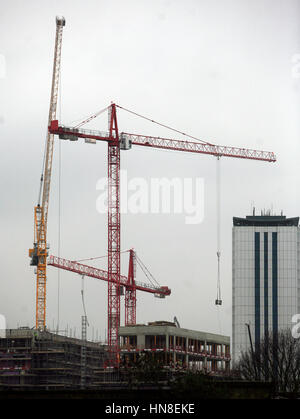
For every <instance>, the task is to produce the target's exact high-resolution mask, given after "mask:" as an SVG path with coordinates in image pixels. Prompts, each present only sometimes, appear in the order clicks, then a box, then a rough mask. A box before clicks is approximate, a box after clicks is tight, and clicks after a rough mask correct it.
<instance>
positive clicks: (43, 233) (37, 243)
mask: <svg viewBox="0 0 300 419" xmlns="http://www.w3.org/2000/svg"><path fill="white" fill-rule="evenodd" d="M65 24H66V21H65V19H64V17H56V36H55V48H54V62H53V74H52V87H51V97H50V109H49V118H48V125H49V124H50V123H51V121H53V119H55V118H56V108H57V101H58V87H59V76H60V63H61V46H62V34H63V27H64V26H65ZM53 146H54V135H53V134H52V133H51V132H50V131H49V130H47V139H46V147H45V155H44V165H43V173H42V176H41V183H40V192H39V198H38V204H37V205H36V206H35V208H34V243H33V248H32V249H29V257H30V258H31V263H30V264H31V265H33V266H36V329H41V330H42V329H44V328H45V325H46V279H47V278H46V266H47V256H48V246H47V219H48V207H49V194H50V183H51V171H52V159H53ZM41 196H42V202H41Z"/></svg>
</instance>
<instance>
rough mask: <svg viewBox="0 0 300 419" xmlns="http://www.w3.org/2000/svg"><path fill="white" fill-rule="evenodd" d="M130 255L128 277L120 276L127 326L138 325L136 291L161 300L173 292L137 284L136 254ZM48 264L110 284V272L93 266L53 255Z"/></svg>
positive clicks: (167, 289) (164, 287) (161, 287)
mask: <svg viewBox="0 0 300 419" xmlns="http://www.w3.org/2000/svg"><path fill="white" fill-rule="evenodd" d="M129 253H130V255H129V268H128V277H126V276H124V275H120V295H121V294H123V290H124V296H125V326H127V325H131V324H136V291H143V292H148V293H150V294H154V296H155V297H159V298H165V297H166V296H168V295H170V294H171V290H170V289H169V288H168V287H167V286H155V285H153V284H151V285H150V284H146V283H142V282H137V281H136V280H135V272H136V270H135V252H134V250H133V249H130V250H129ZM47 264H48V265H50V266H54V267H55V268H59V269H63V270H65V271H70V272H75V273H77V274H79V275H82V276H83V275H84V276H88V277H91V278H96V279H100V280H102V281H106V282H108V272H107V271H105V270H103V269H99V268H95V267H93V266H88V265H84V264H82V263H78V262H76V261H71V260H67V259H63V258H60V257H57V256H53V255H51V256H49V259H48V263H47Z"/></svg>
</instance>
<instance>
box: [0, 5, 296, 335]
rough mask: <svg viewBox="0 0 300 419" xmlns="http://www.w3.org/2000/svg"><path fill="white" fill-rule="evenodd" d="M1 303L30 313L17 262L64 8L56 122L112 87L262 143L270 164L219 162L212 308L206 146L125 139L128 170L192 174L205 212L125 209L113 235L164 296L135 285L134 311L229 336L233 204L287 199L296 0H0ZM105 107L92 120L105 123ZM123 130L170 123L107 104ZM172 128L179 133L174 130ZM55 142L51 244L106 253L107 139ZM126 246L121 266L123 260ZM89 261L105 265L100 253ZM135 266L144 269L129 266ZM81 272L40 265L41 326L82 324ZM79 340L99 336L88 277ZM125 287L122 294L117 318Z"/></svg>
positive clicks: (218, 138) (211, 210) (98, 102)
mask: <svg viewBox="0 0 300 419" xmlns="http://www.w3.org/2000/svg"><path fill="white" fill-rule="evenodd" d="M0 3H1V13H0V65H1V68H0V76H1V78H0V139H1V142H0V147H1V165H0V182H1V200H0V211H1V212H0V214H1V217H0V226H1V230H0V231H1V243H0V246H1V253H0V254H1V275H0V281H1V288H0V313H2V314H3V315H5V316H6V319H7V326H8V327H10V328H13V327H17V326H26V325H27V326H30V327H32V326H34V324H35V275H34V272H33V268H32V267H31V266H29V262H30V261H29V258H28V249H29V248H30V247H31V246H32V242H33V209H34V205H35V204H36V202H37V196H38V189H39V178H40V173H41V167H42V159H43V152H44V142H45V135H46V129H47V119H48V110H49V98H50V85H51V76H52V65H53V49H54V37H55V16H56V15H63V16H64V17H65V19H66V27H65V29H64V35H63V48H62V70H61V95H60V96H61V101H60V104H59V111H58V115H59V117H60V119H61V120H62V122H63V123H65V124H67V123H72V122H73V121H75V120H80V119H83V118H84V117H85V116H88V115H90V114H92V113H94V112H96V111H98V110H99V109H102V108H104V107H105V106H107V105H108V104H110V103H111V101H114V102H115V103H117V104H120V105H121V106H123V107H127V108H129V109H132V110H134V111H136V112H138V113H141V114H143V115H146V116H149V117H151V118H152V119H155V120H157V121H160V122H162V123H164V124H167V125H170V126H172V127H175V128H177V129H178V130H181V131H184V132H187V133H189V134H191V135H194V136H196V137H199V138H202V139H205V140H207V141H209V142H213V143H216V144H222V145H234V146H240V147H247V148H257V149H262V150H270V151H274V152H275V154H276V155H277V158H278V161H277V162H276V163H275V164H273V163H272V164H270V163H261V162H251V161H243V160H235V159H222V161H221V166H222V167H221V183H222V203H221V245H222V259H221V288H222V299H223V305H222V306H221V307H216V306H215V305H214V300H215V298H216V279H217V258H216V246H217V241H216V237H217V230H216V224H217V217H216V199H215V198H216V160H215V158H213V157H209V156H203V155H192V154H184V153H176V152H160V151H157V150H149V149H147V148H142V149H138V148H137V147H136V148H133V149H132V150H131V151H128V152H123V153H122V156H121V166H122V169H124V170H127V174H128V178H129V179H132V178H136V177H143V178H144V179H146V180H147V181H150V179H151V178H153V177H158V178H161V177H167V178H169V179H173V178H175V177H179V178H181V179H184V178H189V177H190V178H196V177H200V178H202V179H204V220H203V222H202V223H200V224H196V225H188V224H186V223H185V219H184V215H182V214H170V215H165V214H138V215H135V216H134V215H132V214H125V215H123V216H122V231H121V233H122V238H121V247H122V249H124V250H125V249H129V248H131V247H134V248H135V249H136V251H137V252H138V254H139V256H140V258H141V259H142V260H143V262H144V263H145V265H146V266H147V267H148V268H149V270H150V271H151V272H152V274H153V275H154V277H155V278H156V279H157V280H158V281H159V282H160V284H161V285H168V286H169V287H170V288H171V289H172V294H171V296H170V297H168V298H166V299H165V300H160V299H155V298H153V296H152V295H150V294H149V295H148V294H142V293H138V302H137V321H138V323H145V322H148V321H154V320H169V321H172V320H173V317H174V316H176V317H177V318H178V320H179V322H180V324H181V326H182V327H185V328H190V329H195V330H203V331H208V332H213V333H223V334H226V335H231V269H232V254H231V252H232V246H231V239H232V236H231V231H232V217H233V216H241V217H244V216H245V215H247V214H249V213H250V211H251V208H252V206H253V205H254V206H255V207H256V209H257V211H258V212H260V210H261V209H271V208H272V209H273V211H274V212H275V213H279V212H280V211H281V210H282V211H283V212H284V214H285V215H286V216H288V217H290V216H298V215H300V208H299V190H300V182H299V151H300V150H299V93H300V72H299V71H298V70H299V69H298V67H297V65H298V64H299V61H297V60H299V54H300V24H299V17H300V13H299V12H300V10H299V9H300V1H299V0H285V1H283V0H186V1H177V0H153V1H146V0H127V1H122V0H115V1H108V0H97V1H96V0H95V1H93V0H85V1H83V0H72V1H67V0H60V1H55V0H51V1H49V0H44V1H37V0H27V1H21V0H19V1H17V0H11V1H9V2H7V1H5V2H4V1H2V0H1V2H0ZM106 123H107V121H106V120H105V118H101V117H100V118H99V120H98V119H96V120H95V121H94V122H93V124H91V125H90V126H91V128H95V129H106ZM119 126H120V129H121V131H125V132H133V133H142V134H149V135H160V136H166V137H171V138H172V136H173V135H172V133H171V132H169V131H167V130H165V129H163V128H161V127H157V126H155V125H153V124H151V123H149V122H147V121H145V120H141V119H137V118H135V117H133V116H131V115H129V114H126V113H124V112H122V111H120V112H119ZM175 137H176V138H179V136H178V135H176V136H175ZM106 148H107V147H106V145H105V144H97V145H96V146H92V145H88V144H84V143H81V142H77V143H71V142H65V143H62V144H61V161H62V173H61V218H60V220H61V252H60V253H61V256H63V257H65V258H68V259H72V260H74V259H76V260H77V259H82V258H88V257H94V256H100V255H105V254H106V253H107V217H106V215H105V214H99V213H98V212H97V211H96V200H97V198H98V195H99V191H97V189H96V184H97V181H98V179H101V178H102V177H104V176H106V171H107V160H106V155H107V150H106ZM58 185H59V181H58V146H57V142H56V146H55V150H54V161H53V177H52V186H51V197H50V209H49V221H48V241H49V243H50V246H51V248H50V253H52V254H57V252H58V221H59V216H58ZM127 258H128V256H127V254H125V255H122V273H124V274H126V273H127V263H128V260H127ZM95 266H99V267H103V268H106V261H105V259H100V260H99V261H98V262H97V263H96V264H95ZM137 279H138V280H140V281H142V282H144V281H145V278H144V277H143V275H142V272H141V271H138V277H137ZM80 290H81V279H80V277H79V276H78V275H74V274H71V273H68V272H61V275H60V287H59V293H58V273H57V271H56V270H55V268H49V269H48V282H47V324H48V326H49V327H50V328H53V326H56V324H57V318H58V294H59V326H60V329H65V328H66V327H68V328H69V329H70V328H72V333H74V332H75V329H76V332H75V333H76V335H77V336H79V335H80V325H81V315H82V304H81V294H80ZM85 300H86V307H87V314H88V318H89V323H90V328H89V338H92V337H93V336H94V338H96V337H98V338H101V340H104V338H105V334H106V329H107V284H106V283H104V282H99V281H96V280H93V279H89V278H86V279H85ZM123 309H124V301H122V322H123Z"/></svg>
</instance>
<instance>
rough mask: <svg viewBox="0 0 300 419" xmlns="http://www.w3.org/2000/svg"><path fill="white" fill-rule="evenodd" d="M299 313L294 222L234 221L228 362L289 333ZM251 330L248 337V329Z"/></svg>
mask: <svg viewBox="0 0 300 419" xmlns="http://www.w3.org/2000/svg"><path fill="white" fill-rule="evenodd" d="M298 313H300V228H299V217H294V218H286V216H284V215H280V216H278V215H271V212H267V213H262V214H261V215H259V216H257V215H254V214H253V215H252V216H246V218H238V217H233V232H232V357H233V363H236V362H238V359H239V357H240V355H241V352H242V351H245V350H247V349H248V348H250V336H251V339H252V342H253V347H254V348H255V349H258V345H259V343H260V341H261V340H262V339H264V338H265V337H267V336H269V335H270V333H272V335H273V337H274V336H275V337H276V336H277V334H278V331H279V330H283V329H287V328H290V329H291V328H292V326H293V324H292V317H293V316H294V315H295V314H298ZM247 325H249V326H250V336H249V333H248V330H247Z"/></svg>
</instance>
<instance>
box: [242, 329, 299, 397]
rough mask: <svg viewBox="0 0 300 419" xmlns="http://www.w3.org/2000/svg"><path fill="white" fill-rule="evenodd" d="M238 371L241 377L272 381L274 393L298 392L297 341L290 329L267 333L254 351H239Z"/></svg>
mask: <svg viewBox="0 0 300 419" xmlns="http://www.w3.org/2000/svg"><path fill="white" fill-rule="evenodd" d="M237 369H238V371H239V373H240V375H241V377H242V378H244V379H247V380H256V381H271V382H273V383H274V385H275V388H276V390H277V391H281V392H299V391H300V339H295V338H294V337H293V336H292V334H291V331H290V329H286V330H281V331H279V332H278V333H276V334H275V333H270V334H269V335H268V336H266V337H265V338H264V339H262V340H261V342H259V343H258V344H256V345H255V349H254V350H253V352H252V350H251V348H250V349H248V350H247V351H245V352H242V354H241V357H240V360H239V362H238V366H237Z"/></svg>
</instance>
